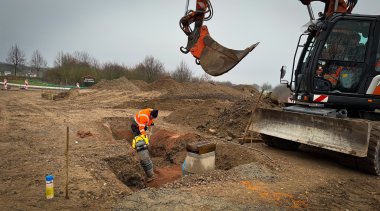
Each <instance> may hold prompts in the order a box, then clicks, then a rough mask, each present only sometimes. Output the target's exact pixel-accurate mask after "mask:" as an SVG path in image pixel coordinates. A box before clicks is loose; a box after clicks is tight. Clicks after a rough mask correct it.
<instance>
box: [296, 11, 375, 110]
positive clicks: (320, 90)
mask: <svg viewBox="0 0 380 211" xmlns="http://www.w3.org/2000/svg"><path fill="white" fill-rule="evenodd" d="M379 30H380V29H379V16H364V15H345V14H340V13H337V14H335V15H334V16H332V17H331V18H329V19H328V20H325V21H320V22H318V26H315V28H314V29H311V30H310V32H309V33H307V34H306V36H307V40H306V42H305V43H304V44H303V45H300V44H298V46H302V52H301V54H300V57H299V60H298V63H297V64H296V65H294V66H296V68H294V69H293V74H292V80H291V83H290V87H291V88H292V89H291V90H292V92H293V93H294V95H293V98H294V100H298V101H300V102H305V103H322V104H324V106H325V107H338V108H341V109H349V110H352V111H353V110H358V109H359V108H360V110H374V109H380V95H379V93H378V90H380V87H379V88H378V86H379V82H380V80H379V79H380V72H379V71H376V63H377V60H378V58H377V57H378V56H377V55H378V54H377V53H376V52H379V50H380V49H379V39H380V37H379ZM303 36H305V35H303ZM300 40H301V39H300Z"/></svg>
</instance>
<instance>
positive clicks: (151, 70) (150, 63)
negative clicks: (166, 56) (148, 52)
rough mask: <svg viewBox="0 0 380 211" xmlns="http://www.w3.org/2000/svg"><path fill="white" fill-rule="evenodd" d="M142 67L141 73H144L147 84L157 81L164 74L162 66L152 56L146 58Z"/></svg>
mask: <svg viewBox="0 0 380 211" xmlns="http://www.w3.org/2000/svg"><path fill="white" fill-rule="evenodd" d="M142 67H143V69H142V71H143V72H144V74H145V76H146V80H147V81H148V82H152V81H154V80H157V79H158V78H160V77H161V76H162V75H164V74H165V68H164V64H163V63H162V62H160V61H158V60H157V59H155V58H154V57H153V56H148V57H146V58H145V59H144V61H143V63H142Z"/></svg>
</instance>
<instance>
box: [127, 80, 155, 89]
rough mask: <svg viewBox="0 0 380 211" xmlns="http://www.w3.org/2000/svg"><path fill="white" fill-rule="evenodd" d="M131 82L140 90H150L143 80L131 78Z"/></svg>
mask: <svg viewBox="0 0 380 211" xmlns="http://www.w3.org/2000/svg"><path fill="white" fill-rule="evenodd" d="M131 82H132V83H133V84H134V85H135V86H137V87H138V88H139V89H140V90H141V91H150V90H152V89H151V87H150V85H149V83H147V82H146V81H143V80H131Z"/></svg>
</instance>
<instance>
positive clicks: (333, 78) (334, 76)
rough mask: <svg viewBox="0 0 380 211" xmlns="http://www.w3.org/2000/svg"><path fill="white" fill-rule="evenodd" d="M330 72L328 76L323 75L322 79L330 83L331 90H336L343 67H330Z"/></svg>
mask: <svg viewBox="0 0 380 211" xmlns="http://www.w3.org/2000/svg"><path fill="white" fill-rule="evenodd" d="M332 68H333V69H332V71H330V72H329V73H328V74H324V75H323V78H324V79H326V80H328V81H330V83H331V85H332V88H336V85H337V84H338V79H339V76H340V73H341V72H342V71H343V69H344V68H343V66H336V65H333V66H332Z"/></svg>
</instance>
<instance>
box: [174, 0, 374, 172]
mask: <svg viewBox="0 0 380 211" xmlns="http://www.w3.org/2000/svg"><path fill="white" fill-rule="evenodd" d="M313 1H317V0H300V2H301V3H302V4H304V5H306V7H307V9H308V12H309V16H310V21H309V25H308V26H307V30H306V31H305V32H304V33H302V34H301V35H300V36H299V39H298V43H297V46H296V51H295V54H294V59H293V67H292V70H291V71H292V72H291V76H290V81H287V80H284V76H285V74H286V69H285V67H284V66H283V67H282V68H281V70H280V83H282V84H285V85H286V86H287V87H288V88H289V89H290V90H291V102H292V103H289V104H288V105H287V106H285V107H283V108H281V109H264V108H260V109H257V110H256V112H255V114H254V118H253V121H252V124H251V127H250V129H251V130H252V131H255V132H258V133H260V134H261V137H262V138H263V140H264V142H265V143H266V144H267V145H268V146H272V147H278V148H283V149H288V150H290V149H297V148H298V147H299V146H300V145H301V144H305V145H311V146H315V147H319V148H324V149H327V150H331V151H335V152H339V153H343V154H346V155H347V156H348V157H349V158H351V159H349V160H350V162H351V163H350V164H351V166H355V167H356V168H358V169H359V170H362V171H364V172H367V173H370V174H374V175H380V111H379V110H380V15H366V14H352V11H353V9H354V7H355V5H356V3H357V0H318V1H321V2H324V3H325V8H324V11H323V12H320V13H319V17H318V18H315V17H314V13H313V11H312V7H311V2H313ZM196 2H197V3H196V10H195V11H193V10H187V11H186V13H185V15H184V17H182V18H181V20H180V26H181V29H182V30H183V31H184V32H185V34H186V35H187V36H188V43H187V46H186V47H181V51H182V52H183V53H188V52H191V53H192V55H193V56H194V57H195V58H196V62H197V63H198V64H200V65H201V66H202V68H203V69H204V70H205V72H207V73H208V74H210V75H213V76H218V75H222V74H224V73H226V72H227V71H229V70H231V69H232V68H233V67H234V66H235V65H236V64H238V63H239V62H240V61H241V60H242V59H243V58H244V57H245V56H246V55H247V54H248V53H249V52H251V51H252V50H253V49H254V48H255V47H256V46H257V45H258V43H256V44H254V45H252V46H250V47H248V48H247V49H245V50H241V51H237V50H232V49H228V48H225V47H223V46H222V45H220V44H218V43H217V42H215V41H214V40H213V39H212V38H211V37H210V35H209V33H208V30H207V27H206V26H205V25H203V21H205V20H209V19H210V18H211V17H212V13H213V11H212V6H211V3H210V1H209V0H197V1H196ZM187 5H188V1H187ZM187 7H188V6H187ZM193 23H194V28H190V24H193Z"/></svg>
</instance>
